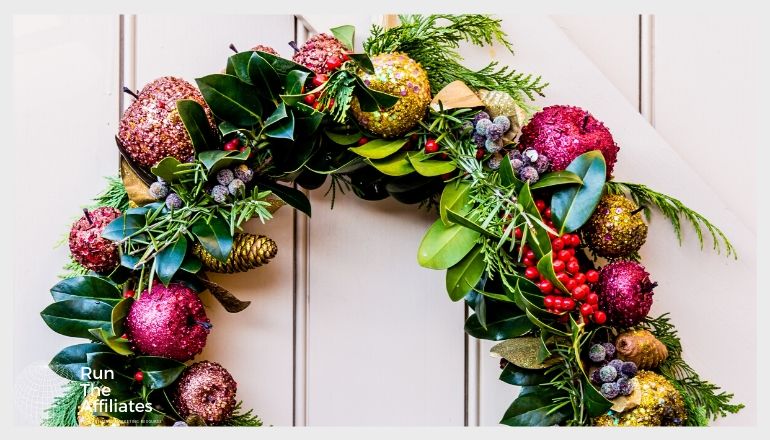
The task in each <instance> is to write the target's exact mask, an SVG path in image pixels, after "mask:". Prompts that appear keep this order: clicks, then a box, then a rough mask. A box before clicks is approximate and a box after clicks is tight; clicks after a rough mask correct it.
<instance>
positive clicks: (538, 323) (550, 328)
mask: <svg viewBox="0 0 770 440" xmlns="http://www.w3.org/2000/svg"><path fill="white" fill-rule="evenodd" d="M524 313H526V314H527V317H528V318H529V320H530V321H532V323H533V324H535V325H536V326H538V327H540V330H542V331H547V332H549V333H551V334H553V335H556V336H564V337H565V338H566V337H569V334H568V333H566V332H564V331H561V330H557V329H556V328H554V327H553V326H551V325H549V324H546V323H544V322H543V321H542V320H541V319H540V318H538V317H537V316H535V315H534V314H533V313H532V309H530V308H528V309H527V310H526V311H525V312H524Z"/></svg>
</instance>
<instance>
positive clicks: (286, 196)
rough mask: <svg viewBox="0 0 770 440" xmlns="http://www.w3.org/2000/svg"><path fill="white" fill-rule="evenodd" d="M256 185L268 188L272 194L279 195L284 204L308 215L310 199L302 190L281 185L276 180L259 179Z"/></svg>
mask: <svg viewBox="0 0 770 440" xmlns="http://www.w3.org/2000/svg"><path fill="white" fill-rule="evenodd" d="M258 185H259V187H260V188H262V189H267V190H270V191H271V192H272V193H273V194H275V195H276V196H277V197H279V198H280V199H281V200H283V201H284V202H286V204H288V205H290V206H292V207H293V208H295V209H297V210H299V211H302V212H304V213H305V215H307V216H308V217H310V213H311V208H310V200H308V199H307V196H306V195H305V194H303V193H302V191H300V190H298V189H295V188H292V187H290V186H286V185H281V184H279V183H276V182H269V181H266V180H265V181H263V180H260V181H259V182H258Z"/></svg>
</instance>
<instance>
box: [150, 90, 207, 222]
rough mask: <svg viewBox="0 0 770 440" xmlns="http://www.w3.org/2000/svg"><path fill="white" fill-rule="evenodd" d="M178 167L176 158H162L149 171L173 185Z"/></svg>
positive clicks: (179, 168)
mask: <svg viewBox="0 0 770 440" xmlns="http://www.w3.org/2000/svg"><path fill="white" fill-rule="evenodd" d="M193 102H194V101H193ZM180 165H182V163H181V162H179V160H178V159H177V158H175V157H172V156H168V157H165V158H163V160H161V161H160V162H158V163H156V164H155V166H153V167H152V168H151V169H150V171H151V172H152V174H154V175H156V176H158V177H160V178H161V179H163V180H165V181H166V182H169V183H173V182H176V181H177V174H176V173H177V172H179V171H180V170H182V168H181V166H180ZM140 208H141V207H140Z"/></svg>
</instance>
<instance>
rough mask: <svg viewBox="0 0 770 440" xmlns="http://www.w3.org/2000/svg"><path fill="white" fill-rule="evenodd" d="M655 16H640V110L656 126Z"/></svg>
mask: <svg viewBox="0 0 770 440" xmlns="http://www.w3.org/2000/svg"><path fill="white" fill-rule="evenodd" d="M654 96H655V16H654V15H640V16H639V112H640V113H641V114H642V116H644V118H645V119H647V121H648V122H649V123H650V124H651V125H653V126H655V102H654Z"/></svg>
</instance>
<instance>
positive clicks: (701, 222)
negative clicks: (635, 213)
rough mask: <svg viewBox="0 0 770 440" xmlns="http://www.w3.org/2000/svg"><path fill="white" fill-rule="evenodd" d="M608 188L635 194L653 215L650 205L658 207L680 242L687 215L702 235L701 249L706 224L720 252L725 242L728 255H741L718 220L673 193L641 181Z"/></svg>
mask: <svg viewBox="0 0 770 440" xmlns="http://www.w3.org/2000/svg"><path fill="white" fill-rule="evenodd" d="M606 188H607V192H608V193H610V194H625V193H629V194H630V195H631V198H633V200H634V202H636V204H637V205H639V206H642V207H644V208H645V215H646V216H647V218H648V219H649V206H654V207H655V208H657V209H658V211H660V213H661V214H663V215H664V216H665V217H666V218H667V219H668V220H669V222H671V225H672V226H673V227H674V232H675V233H676V237H677V239H678V240H679V244H680V245H681V244H682V237H683V236H682V218H684V219H685V220H686V221H687V222H688V223H690V225H691V226H692V228H693V230H695V233H696V235H697V237H698V242H699V243H700V247H701V249H703V235H704V234H703V229H704V228H705V229H706V230H707V231H708V233H709V234H710V235H711V239H712V242H713V248H714V250H716V251H717V253H720V254H721V253H722V245H724V247H725V251H726V255H727V256H728V257H729V256H730V255H732V256H733V257H734V258H735V259H738V254H737V252H736V250H735V248H734V247H733V245H732V243H730V240H728V239H727V236H726V235H725V234H724V233H723V232H722V231H721V230H720V229H719V228H717V227H716V226H714V224H712V223H711V222H710V221H708V219H707V218H706V217H704V216H702V215H701V214H699V213H697V212H695V211H693V210H692V209H690V208H688V207H687V206H685V205H684V203H682V202H681V201H679V200H678V199H675V198H674V197H671V196H669V195H666V194H663V193H659V192H657V191H654V190H652V189H650V188H649V187H648V186H646V185H642V184H638V183H627V182H612V181H610V182H607V184H606Z"/></svg>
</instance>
